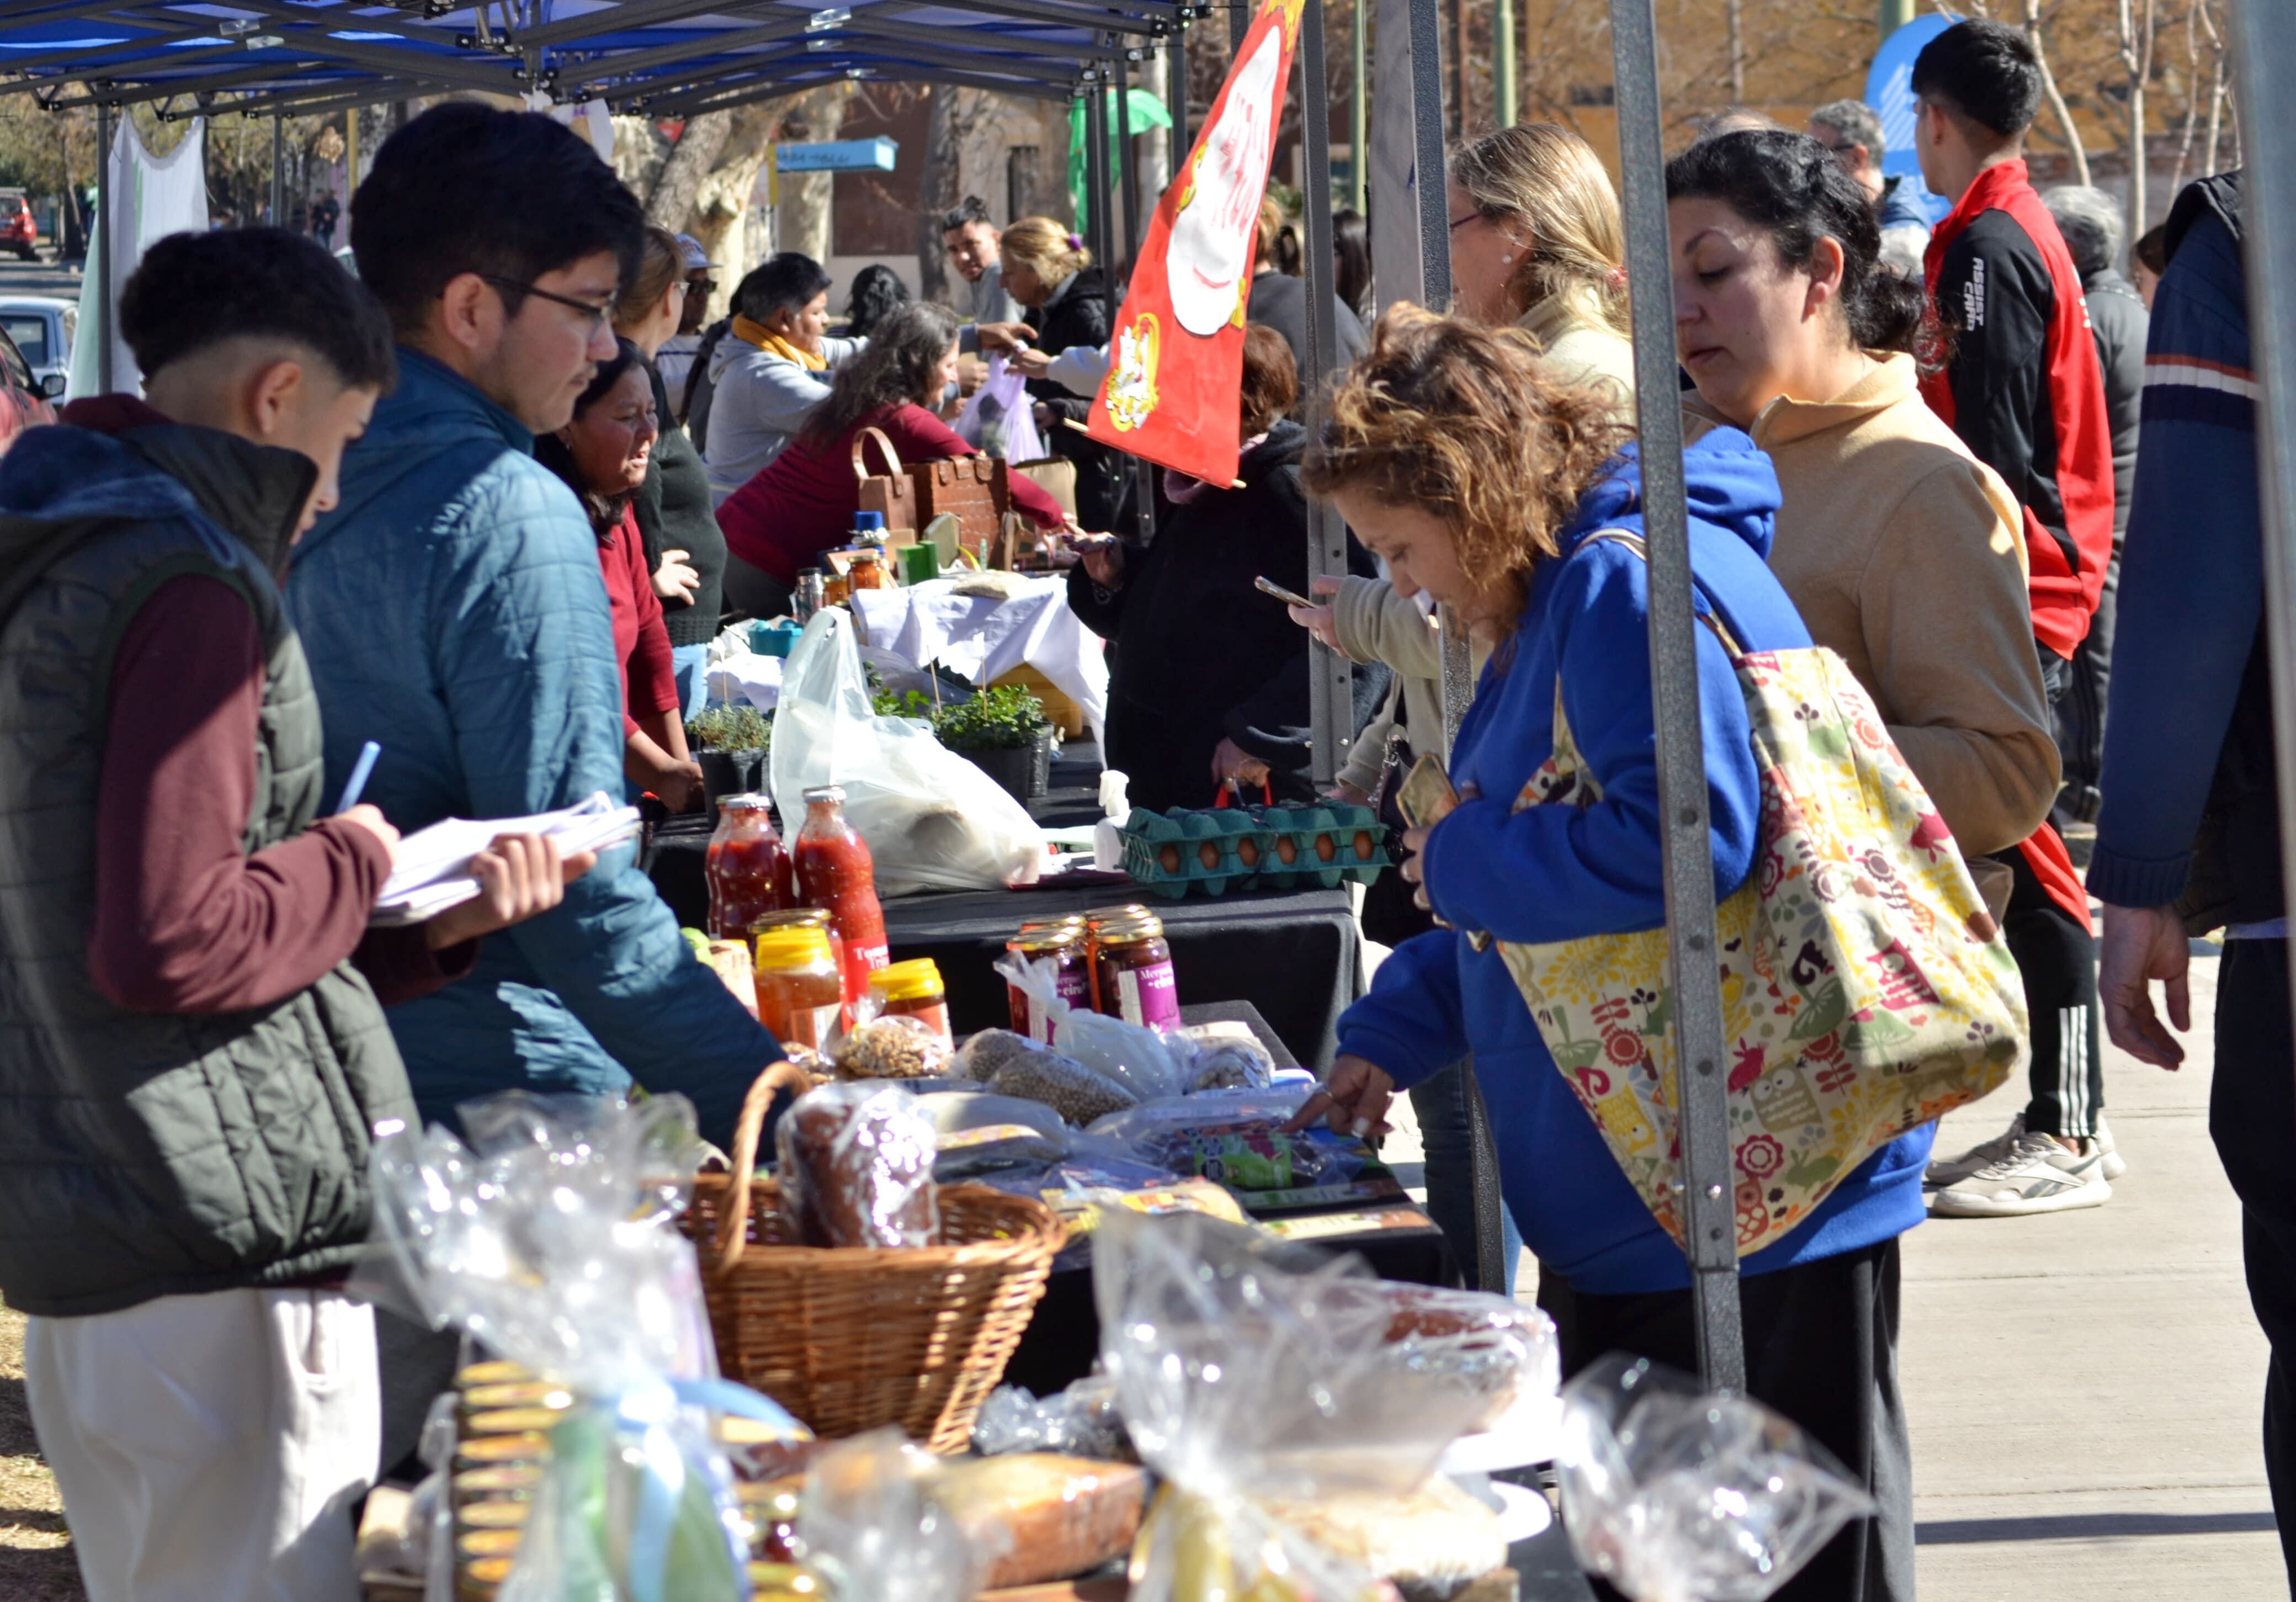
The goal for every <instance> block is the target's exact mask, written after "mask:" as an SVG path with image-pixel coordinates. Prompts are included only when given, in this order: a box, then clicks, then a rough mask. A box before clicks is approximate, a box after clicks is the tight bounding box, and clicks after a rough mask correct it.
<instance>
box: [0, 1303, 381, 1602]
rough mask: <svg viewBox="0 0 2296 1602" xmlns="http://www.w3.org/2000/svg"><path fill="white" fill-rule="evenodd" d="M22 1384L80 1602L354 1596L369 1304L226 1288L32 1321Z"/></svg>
mask: <svg viewBox="0 0 2296 1602" xmlns="http://www.w3.org/2000/svg"><path fill="white" fill-rule="evenodd" d="M24 1382H25V1391H26V1393H27V1395H28V1397H29V1400H30V1402H31V1405H32V1423H33V1425H34V1426H35V1427H36V1428H37V1430H38V1432H39V1436H40V1450H41V1452H42V1453H43V1454H44V1455H45V1457H46V1458H47V1461H48V1466H49V1467H50V1468H52V1469H53V1470H54V1471H55V1476H56V1484H57V1487H58V1489H60V1490H61V1491H62V1492H63V1499H64V1516H65V1519H66V1520H67V1522H69V1523H70V1525H71V1533H72V1545H73V1548H74V1549H75V1550H76V1551H77V1553H78V1557H79V1567H80V1574H81V1576H82V1577H83V1579H85V1581H86V1585H87V1594H88V1598H89V1602H357V1598H358V1594H359V1588H358V1580H357V1572H356V1567H355V1565H354V1563H353V1561H352V1544H353V1537H352V1530H351V1523H350V1510H351V1508H352V1506H353V1505H354V1504H355V1503H356V1502H357V1500H358V1499H359V1498H360V1497H361V1496H363V1495H364V1494H365V1491H366V1489H367V1486H368V1484H369V1483H370V1482H372V1481H373V1477H374V1474H375V1456H376V1453H377V1452H378V1451H379V1450H381V1387H380V1385H379V1384H378V1383H377V1380H376V1376H375V1355H374V1312H373V1309H372V1308H369V1307H367V1306H366V1305H365V1304H364V1303H361V1302H353V1301H351V1300H350V1299H349V1298H348V1297H346V1296H343V1295H340V1294H336V1293H332V1292H325V1291H257V1290H242V1291H217V1292H215V1293H213V1294H209V1295H204V1296H163V1297H161V1298H160V1299H159V1300H158V1301H156V1302H144V1303H143V1305H142V1306H140V1307H132V1308H129V1309H127V1310H126V1311H124V1312H116V1313H99V1314H95V1315H94V1316H92V1317H89V1318H82V1319H30V1320H29V1327H28V1328H27V1329H26V1332H25V1337H24Z"/></svg>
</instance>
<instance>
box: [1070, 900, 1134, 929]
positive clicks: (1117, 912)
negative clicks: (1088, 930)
mask: <svg viewBox="0 0 2296 1602" xmlns="http://www.w3.org/2000/svg"><path fill="white" fill-rule="evenodd" d="M1146 916H1148V909H1147V908H1145V907H1143V906H1142V905H1141V904H1140V903H1139V902H1137V901H1127V902H1126V903H1125V904H1124V905H1123V906H1121V907H1095V908H1090V909H1089V910H1087V912H1086V913H1085V915H1084V917H1085V922H1086V923H1087V924H1095V925H1097V924H1112V923H1119V922H1121V921H1122V920H1124V919H1126V918H1144V917H1146Z"/></svg>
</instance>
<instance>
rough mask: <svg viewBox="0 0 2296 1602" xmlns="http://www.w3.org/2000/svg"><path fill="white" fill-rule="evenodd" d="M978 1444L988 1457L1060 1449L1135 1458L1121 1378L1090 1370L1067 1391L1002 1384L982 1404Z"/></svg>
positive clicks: (1108, 1458)
mask: <svg viewBox="0 0 2296 1602" xmlns="http://www.w3.org/2000/svg"><path fill="white" fill-rule="evenodd" d="M972 1450H975V1451H977V1452H979V1453H980V1455H981V1456H982V1457H984V1458H1001V1457H1004V1456H1005V1455H1006V1454H1008V1453H1011V1452H1057V1453H1060V1454H1062V1456H1065V1457H1070V1458H1096V1459H1098V1460H1099V1461H1101V1462H1103V1463H1134V1462H1137V1461H1138V1460H1139V1458H1138V1457H1137V1455H1136V1453H1135V1452H1134V1451H1133V1450H1132V1438H1131V1437H1130V1436H1129V1435H1127V1434H1125V1433H1124V1415H1123V1413H1122V1412H1120V1411H1119V1409H1118V1408H1117V1405H1116V1382H1115V1381H1114V1380H1112V1379H1111V1378H1109V1377H1108V1376H1106V1375H1105V1374H1096V1373H1095V1374H1087V1376H1084V1378H1082V1379H1080V1380H1078V1381H1077V1382H1076V1383H1075V1384H1072V1385H1070V1387H1069V1388H1068V1389H1067V1390H1065V1391H1055V1392H1054V1393H1052V1394H1051V1395H1050V1396H1046V1397H1041V1398H1040V1397H1038V1396H1037V1395H1035V1394H1034V1393H1031V1392H1030V1391H1029V1389H1028V1388H1027V1387H1026V1386H1024V1385H999V1386H997V1387H996V1389H995V1390H994V1391H991V1392H990V1393H988V1401H985V1402H983V1403H981V1405H980V1417H979V1418H978V1419H976V1420H975V1421H974V1423H973V1425H972Z"/></svg>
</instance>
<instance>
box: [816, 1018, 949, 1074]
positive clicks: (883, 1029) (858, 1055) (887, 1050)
mask: <svg viewBox="0 0 2296 1602" xmlns="http://www.w3.org/2000/svg"><path fill="white" fill-rule="evenodd" d="M949 1055H950V1053H949V1047H948V1040H947V1037H945V1036H943V1035H942V1034H941V1033H940V1032H939V1031H937V1030H935V1029H934V1028H933V1027H932V1026H931V1024H929V1023H925V1022H924V1021H923V1020H922V1019H920V1018H913V1017H910V1016H909V1015H907V1014H906V1013H889V1014H887V1015H884V1016H883V1017H879V1018H872V1019H870V1020H868V1021H867V1022H866V1023H857V1024H855V1025H854V1026H853V1027H852V1028H851V1029H849V1030H847V1031H845V1032H844V1033H843V1034H841V1035H840V1036H838V1037H837V1039H835V1040H834V1041H833V1042H832V1043H831V1045H830V1047H829V1053H828V1056H829V1061H830V1064H831V1066H832V1067H833V1068H835V1069H836V1071H837V1077H838V1078H840V1079H845V1080H865V1079H887V1080H896V1079H898V1080H914V1079H937V1078H939V1077H940V1076H941V1075H943V1074H946V1073H947V1072H949V1065H948V1064H949Z"/></svg>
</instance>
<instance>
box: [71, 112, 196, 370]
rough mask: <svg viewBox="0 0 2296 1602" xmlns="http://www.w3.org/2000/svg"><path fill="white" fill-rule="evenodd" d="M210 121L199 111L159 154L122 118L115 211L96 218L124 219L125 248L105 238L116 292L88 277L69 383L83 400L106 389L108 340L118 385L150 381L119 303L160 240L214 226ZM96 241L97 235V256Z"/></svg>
mask: <svg viewBox="0 0 2296 1602" xmlns="http://www.w3.org/2000/svg"><path fill="white" fill-rule="evenodd" d="M207 127H208V125H207V119H205V118H201V119H195V120H194V121H193V124H192V126H191V127H190V128H189V130H187V131H186V132H185V133H184V136H183V138H182V140H181V141H179V142H178V143H177V144H176V148H175V149H174V150H172V151H169V152H168V153H167V154H166V155H164V156H154V155H153V154H152V152H150V151H148V150H145V149H144V148H143V140H142V139H140V138H138V137H137V136H136V133H135V123H134V122H133V121H131V120H130V119H127V118H125V117H123V118H121V119H119V136H117V137H116V138H114V139H113V141H112V143H111V171H110V173H109V174H108V175H107V176H108V177H109V178H110V180H111V206H110V210H111V217H110V218H97V219H96V231H97V232H98V233H99V234H100V233H101V231H102V228H103V226H104V225H105V224H106V223H107V222H111V223H113V224H114V225H116V226H118V228H119V242H120V248H119V250H117V251H114V250H112V249H111V242H110V241H108V240H106V241H104V242H102V259H103V261H104V262H105V264H106V266H107V267H108V268H109V271H108V273H107V276H109V278H110V279H111V284H110V286H109V287H110V292H109V293H107V292H105V287H106V286H105V285H104V284H103V283H102V282H101V281H100V280H99V279H98V278H97V277H96V276H95V275H89V276H87V277H86V278H85V279H83V280H82V281H81V283H80V292H79V334H78V338H77V339H76V340H75V341H73V344H72V365H71V382H70V386H69V388H68V390H66V393H67V394H69V395H70V398H73V399H75V400H78V399H79V398H82V397H83V396H88V395H96V394H101V393H102V390H103V382H102V367H101V366H100V362H101V355H100V353H101V352H102V349H103V344H104V341H111V384H112V388H114V389H116V390H141V389H142V388H143V385H142V383H141V382H140V380H139V378H138V375H137V374H136V371H135V357H133V356H131V355H129V354H128V350H127V345H126V343H125V342H124V341H121V339H120V337H119V325H118V322H117V320H116V319H115V318H114V317H113V316H112V315H111V308H113V307H114V306H116V305H118V304H119V290H120V286H121V285H123V284H125V283H127V275H129V274H130V273H132V272H134V271H135V266H136V263H138V262H140V261H142V260H143V252H144V251H148V250H150V249H151V248H152V244H153V243H155V242H157V241H159V240H161V239H164V238H166V237H167V236H168V234H181V233H184V232H185V231H186V230H191V231H193V232H198V233H205V232H206V231H207V226H208V181H207V160H206V154H205V152H206V148H207ZM94 249H95V246H94V242H91V247H90V257H91V259H94Z"/></svg>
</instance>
